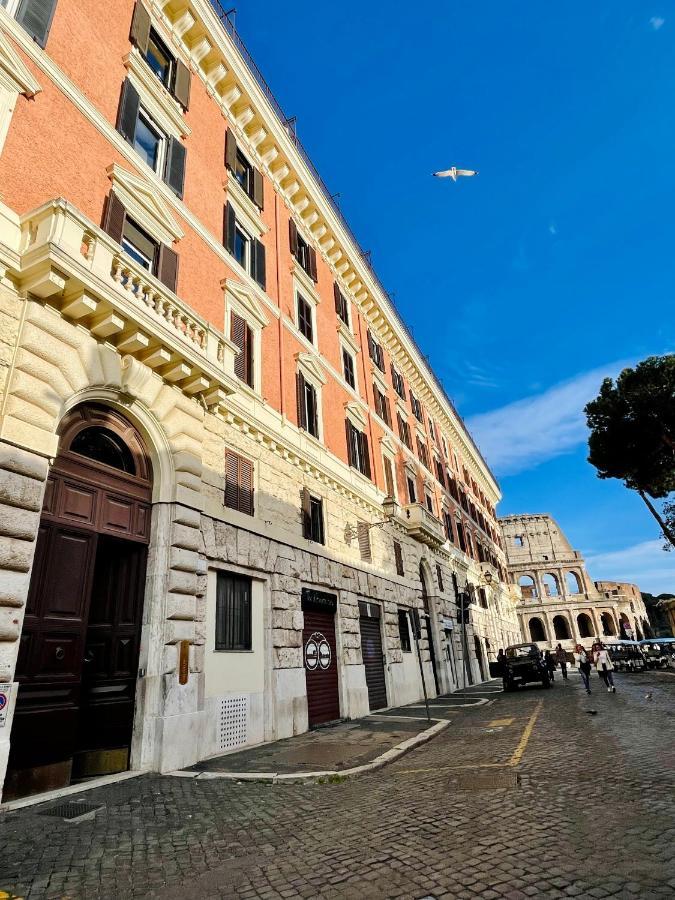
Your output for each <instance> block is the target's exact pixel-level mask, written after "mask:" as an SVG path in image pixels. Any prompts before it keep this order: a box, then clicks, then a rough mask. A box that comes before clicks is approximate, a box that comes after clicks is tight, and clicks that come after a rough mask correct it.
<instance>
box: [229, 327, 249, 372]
mask: <svg viewBox="0 0 675 900" xmlns="http://www.w3.org/2000/svg"><path fill="white" fill-rule="evenodd" d="M230 340H231V341H232V343H233V344H236V345H237V347H239V351H240V352H239V353H237V355H236V356H235V358H234V374H235V375H236V376H237V378H241V380H242V381H246V322H245V321H244V319H242V317H241V316H238V315H237V314H236V313H235V312H232V313H230Z"/></svg>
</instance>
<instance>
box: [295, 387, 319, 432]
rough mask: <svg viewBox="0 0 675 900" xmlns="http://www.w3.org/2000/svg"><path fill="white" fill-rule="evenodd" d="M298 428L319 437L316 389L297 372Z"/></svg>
mask: <svg viewBox="0 0 675 900" xmlns="http://www.w3.org/2000/svg"><path fill="white" fill-rule="evenodd" d="M297 379H298V427H299V428H302V429H304V430H305V431H307V432H309V434H311V435H312V436H313V437H315V438H318V437H319V404H318V402H317V394H316V388H315V387H314V385H313V384H311V383H310V382H309V381H307V379H306V378H305V376H304V375H303V374H302V372H298V375H297Z"/></svg>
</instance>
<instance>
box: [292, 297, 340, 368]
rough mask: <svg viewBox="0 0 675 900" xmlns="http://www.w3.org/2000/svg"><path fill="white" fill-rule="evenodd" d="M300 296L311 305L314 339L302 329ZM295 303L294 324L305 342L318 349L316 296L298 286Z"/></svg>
mask: <svg viewBox="0 0 675 900" xmlns="http://www.w3.org/2000/svg"><path fill="white" fill-rule="evenodd" d="M298 297H302V299H303V300H304V301H305V303H306V304H307V305H308V306H309V311H310V316H311V319H312V340H311V341H310V339H309V338H308V337H305V335H304V334H303V333H302V331H300V316H299V314H298ZM294 305H295V309H294V310H293V314H294V315H293V324H294V325H295V327H296V329H297V332H298V335H299V336H300V340H302V341H304V342H305V344H307V345H308V346H310V347H312V348H313V349H314V350H317V349H318V346H319V345H318V342H317V337H318V336H317V333H316V307H317V302H316V298H315V297H314V296H313V295H312V294H311V293H309V292H308V291H306V290H305V289H304V288H302V287H296V289H295V304H294ZM345 383H346V382H345Z"/></svg>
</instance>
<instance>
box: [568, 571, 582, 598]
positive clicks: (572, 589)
mask: <svg viewBox="0 0 675 900" xmlns="http://www.w3.org/2000/svg"><path fill="white" fill-rule="evenodd" d="M565 582H566V584H567V593H568V594H583V588H582V586H581V579H580V578H579V575H578V574H577V573H576V572H568V573H567V574H566V575H565Z"/></svg>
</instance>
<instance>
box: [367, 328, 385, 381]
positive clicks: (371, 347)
mask: <svg viewBox="0 0 675 900" xmlns="http://www.w3.org/2000/svg"><path fill="white" fill-rule="evenodd" d="M368 353H369V355H370V358H371V359H372V361H373V362H374V363H375V365H376V366H377V368H378V369H379V370H380V371H381V372H384V351H383V350H382V347H381V346H380V344H378V342H377V341H376V340H375V338H374V337H373V335H372V334H371V331H370V329H368Z"/></svg>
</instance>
